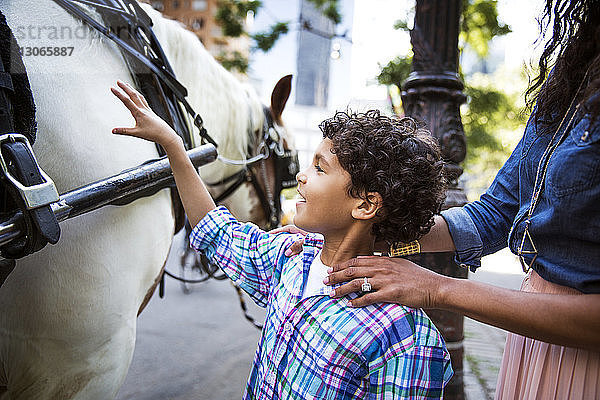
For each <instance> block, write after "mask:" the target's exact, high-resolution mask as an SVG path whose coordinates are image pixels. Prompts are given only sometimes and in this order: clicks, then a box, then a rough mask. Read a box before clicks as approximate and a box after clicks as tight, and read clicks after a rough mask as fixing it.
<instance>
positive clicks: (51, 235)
mask: <svg viewBox="0 0 600 400" xmlns="http://www.w3.org/2000/svg"><path fill="white" fill-rule="evenodd" d="M0 151H1V152H2V157H3V158H4V161H5V163H6V164H7V167H8V169H9V172H10V173H11V175H12V176H13V177H15V178H16V179H17V180H18V181H19V182H21V184H23V185H24V186H33V185H38V184H41V183H44V182H45V181H44V178H43V177H42V175H41V173H40V170H39V168H38V166H37V163H36V161H35V158H34V157H33V154H31V152H30V151H29V148H28V146H27V145H26V144H25V143H22V142H7V143H4V144H2V146H1V148H0ZM6 187H7V189H8V191H9V193H10V194H11V196H12V198H13V200H14V201H15V202H16V203H17V205H18V206H19V208H20V209H21V210H26V209H27V207H26V205H25V202H24V200H23V199H22V198H21V195H20V193H19V192H18V190H17V189H16V188H15V187H14V186H13V185H12V183H11V182H8V181H7V183H6ZM24 216H25V232H26V233H25V235H23V236H22V237H20V238H18V239H17V240H15V241H13V242H11V243H10V244H8V245H6V246H4V247H3V248H2V250H1V252H0V255H2V257H4V258H21V257H24V256H26V255H28V254H31V253H33V252H36V251H38V250H40V249H42V248H43V247H44V246H45V245H46V244H48V243H52V244H55V243H57V242H58V239H59V238H60V226H59V225H58V222H57V221H56V217H55V216H54V213H53V212H52V208H51V207H50V206H49V205H48V206H44V207H39V208H34V209H31V210H28V211H27V212H24Z"/></svg>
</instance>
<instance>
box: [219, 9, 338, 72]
mask: <svg viewBox="0 0 600 400" xmlns="http://www.w3.org/2000/svg"><path fill="white" fill-rule="evenodd" d="M308 1H310V2H311V3H313V4H314V5H315V6H316V7H317V8H318V9H320V10H321V12H322V13H323V15H325V16H326V17H327V18H329V19H331V21H332V22H333V23H334V24H339V23H340V22H341V21H342V15H341V14H340V12H339V0H308ZM261 7H262V2H261V1H249V0H219V1H218V3H217V13H216V16H215V18H216V20H217V22H218V24H219V26H220V27H221V29H222V31H223V35H224V36H229V37H240V36H243V35H248V32H247V31H246V26H245V21H246V17H247V15H248V12H249V11H252V12H253V13H254V15H256V14H257V13H258V12H259V11H260V8H261ZM288 31H289V22H281V21H278V22H276V23H275V24H273V25H271V27H270V29H269V30H267V31H264V32H259V33H255V34H253V35H249V36H250V38H251V39H252V40H253V42H254V45H253V46H252V48H253V49H258V50H261V51H264V52H267V51H269V50H271V48H273V46H274V45H275V43H276V42H277V40H278V39H279V38H280V37H281V36H282V35H285V34H286V33H288ZM235 53H237V54H235ZM217 60H219V61H220V62H221V64H222V65H223V66H224V67H225V68H227V69H228V70H237V71H239V72H241V73H245V72H246V71H247V69H248V59H247V58H246V57H244V56H243V55H242V54H241V53H239V52H234V53H232V54H225V53H221V54H220V55H219V56H218V57H217Z"/></svg>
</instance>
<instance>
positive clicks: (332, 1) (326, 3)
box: [309, 0, 342, 25]
mask: <svg viewBox="0 0 600 400" xmlns="http://www.w3.org/2000/svg"><path fill="white" fill-rule="evenodd" d="M309 1H310V2H311V3H313V4H314V5H315V6H316V7H317V8H318V9H320V10H321V12H322V13H323V15H324V16H326V17H327V18H329V19H330V20H331V21H332V22H333V23H334V24H336V25H337V24H339V23H340V22H342V15H341V14H340V11H339V0H309Z"/></svg>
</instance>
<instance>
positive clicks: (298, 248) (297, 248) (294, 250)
mask: <svg viewBox="0 0 600 400" xmlns="http://www.w3.org/2000/svg"><path fill="white" fill-rule="evenodd" d="M281 232H287V233H299V234H301V235H302V236H306V234H307V233H308V232H306V231H304V230H302V229H300V228H298V227H297V226H296V225H286V226H282V227H281V228H276V229H273V230H271V231H269V233H271V234H273V235H274V234H276V233H281ZM303 244H304V239H300V240H296V241H295V242H294V243H292V245H291V246H290V247H288V248H287V249H285V255H286V256H287V257H291V256H295V255H296V254H300V253H301V252H302V245H303Z"/></svg>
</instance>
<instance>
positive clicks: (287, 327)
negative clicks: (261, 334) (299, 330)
mask: <svg viewBox="0 0 600 400" xmlns="http://www.w3.org/2000/svg"><path fill="white" fill-rule="evenodd" d="M292 329H293V327H292V323H291V322H286V323H285V324H283V330H284V332H290V331H291V330H292Z"/></svg>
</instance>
